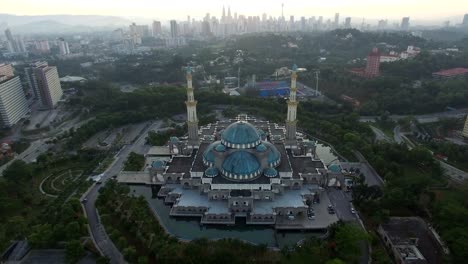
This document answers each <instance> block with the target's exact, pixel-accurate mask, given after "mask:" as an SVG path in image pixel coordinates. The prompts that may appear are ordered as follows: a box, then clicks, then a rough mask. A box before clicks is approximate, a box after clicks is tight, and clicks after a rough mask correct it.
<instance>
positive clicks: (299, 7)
mask: <svg viewBox="0 0 468 264" xmlns="http://www.w3.org/2000/svg"><path fill="white" fill-rule="evenodd" d="M281 3H284V15H285V16H286V17H289V16H290V15H294V16H295V17H297V18H299V17H301V16H306V17H310V16H324V17H333V16H334V14H335V13H340V15H341V17H345V16H350V17H366V18H369V19H381V18H387V19H401V17H403V16H410V17H411V18H412V19H419V20H437V19H445V18H448V17H452V18H453V17H455V16H459V17H460V20H461V17H462V15H463V14H464V13H468V0H325V1H324V0H294V1H291V0H234V1H222V0H191V1H190V0H172V1H170V0H0V7H1V9H0V13H9V14H16V15H50V14H72V15H114V16H122V17H146V18H155V19H185V18H186V17H187V15H190V16H191V17H193V18H201V17H203V16H204V15H205V14H206V13H208V12H209V13H210V14H211V15H212V16H213V15H215V16H218V17H219V16H221V11H222V7H223V5H225V6H226V12H227V6H230V7H231V11H232V13H233V14H234V12H237V13H239V14H245V15H260V16H261V14H262V13H267V14H269V15H272V16H280V15H281Z"/></svg>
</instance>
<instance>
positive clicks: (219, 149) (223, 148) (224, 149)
mask: <svg viewBox="0 0 468 264" xmlns="http://www.w3.org/2000/svg"><path fill="white" fill-rule="evenodd" d="M215 149H216V151H218V152H224V151H226V147H225V146H224V145H223V144H219V145H217V146H216V147H215Z"/></svg>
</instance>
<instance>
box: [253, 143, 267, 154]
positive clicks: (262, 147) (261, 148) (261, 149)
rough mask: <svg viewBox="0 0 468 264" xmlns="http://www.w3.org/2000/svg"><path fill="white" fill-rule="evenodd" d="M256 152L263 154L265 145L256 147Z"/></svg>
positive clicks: (265, 148)
mask: <svg viewBox="0 0 468 264" xmlns="http://www.w3.org/2000/svg"><path fill="white" fill-rule="evenodd" d="M256 149H257V151H260V152H265V151H266V150H267V147H265V144H263V143H262V144H260V145H258V146H257V147H256Z"/></svg>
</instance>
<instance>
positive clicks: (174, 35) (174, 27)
mask: <svg viewBox="0 0 468 264" xmlns="http://www.w3.org/2000/svg"><path fill="white" fill-rule="evenodd" d="M170 24H171V38H173V39H175V38H177V37H179V29H178V28H177V27H178V25H177V21H175V20H171V21H170Z"/></svg>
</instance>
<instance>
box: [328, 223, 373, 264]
mask: <svg viewBox="0 0 468 264" xmlns="http://www.w3.org/2000/svg"><path fill="white" fill-rule="evenodd" d="M368 239H369V236H368V235H367V233H366V232H365V231H364V230H363V229H362V228H361V227H359V226H357V225H355V224H340V225H339V226H338V227H337V229H336V231H335V236H334V241H335V243H336V252H337V255H338V256H339V258H340V259H342V260H344V261H345V262H346V263H355V262H357V261H358V259H359V257H360V256H361V254H362V252H361V248H362V242H365V241H367V240H368Z"/></svg>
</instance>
